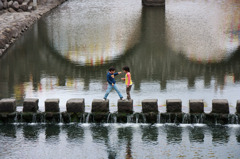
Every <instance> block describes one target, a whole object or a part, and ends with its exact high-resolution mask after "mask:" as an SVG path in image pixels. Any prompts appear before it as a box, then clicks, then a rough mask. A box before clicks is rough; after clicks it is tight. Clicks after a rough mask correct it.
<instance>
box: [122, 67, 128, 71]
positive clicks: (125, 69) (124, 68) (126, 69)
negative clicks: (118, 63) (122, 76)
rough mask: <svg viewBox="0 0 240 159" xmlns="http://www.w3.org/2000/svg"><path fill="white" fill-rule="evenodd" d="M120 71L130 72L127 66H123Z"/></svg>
mask: <svg viewBox="0 0 240 159" xmlns="http://www.w3.org/2000/svg"><path fill="white" fill-rule="evenodd" d="M122 69H123V70H124V71H127V72H130V68H129V67H128V66H124V67H123V68H122Z"/></svg>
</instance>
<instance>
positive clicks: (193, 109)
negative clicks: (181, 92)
mask: <svg viewBox="0 0 240 159" xmlns="http://www.w3.org/2000/svg"><path fill="white" fill-rule="evenodd" d="M189 113H204V102H203V99H191V100H189Z"/></svg>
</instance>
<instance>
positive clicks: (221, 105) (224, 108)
mask: <svg viewBox="0 0 240 159" xmlns="http://www.w3.org/2000/svg"><path fill="white" fill-rule="evenodd" d="M212 113H221V114H229V105H228V100H227V99H213V100H212Z"/></svg>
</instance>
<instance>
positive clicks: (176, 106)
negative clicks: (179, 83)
mask: <svg viewBox="0 0 240 159" xmlns="http://www.w3.org/2000/svg"><path fill="white" fill-rule="evenodd" d="M166 106H167V112H168V113H180V112H182V101H181V100H180V99H168V100H167V101H166Z"/></svg>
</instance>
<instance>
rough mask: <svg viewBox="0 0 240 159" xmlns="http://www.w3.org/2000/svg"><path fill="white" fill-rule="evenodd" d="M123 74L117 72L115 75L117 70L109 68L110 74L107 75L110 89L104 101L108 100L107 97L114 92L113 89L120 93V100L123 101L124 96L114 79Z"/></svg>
mask: <svg viewBox="0 0 240 159" xmlns="http://www.w3.org/2000/svg"><path fill="white" fill-rule="evenodd" d="M121 73H122V72H117V73H115V68H114V67H110V68H109V72H108V73H107V81H108V88H107V91H106V94H105V96H104V97H103V99H104V100H106V99H107V96H108V95H109V93H110V91H111V90H112V88H114V89H115V91H116V92H117V93H118V95H119V97H120V99H121V100H122V99H123V96H122V94H121V93H120V92H119V90H118V88H117V86H116V81H115V79H114V77H115V76H117V75H119V74H121Z"/></svg>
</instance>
